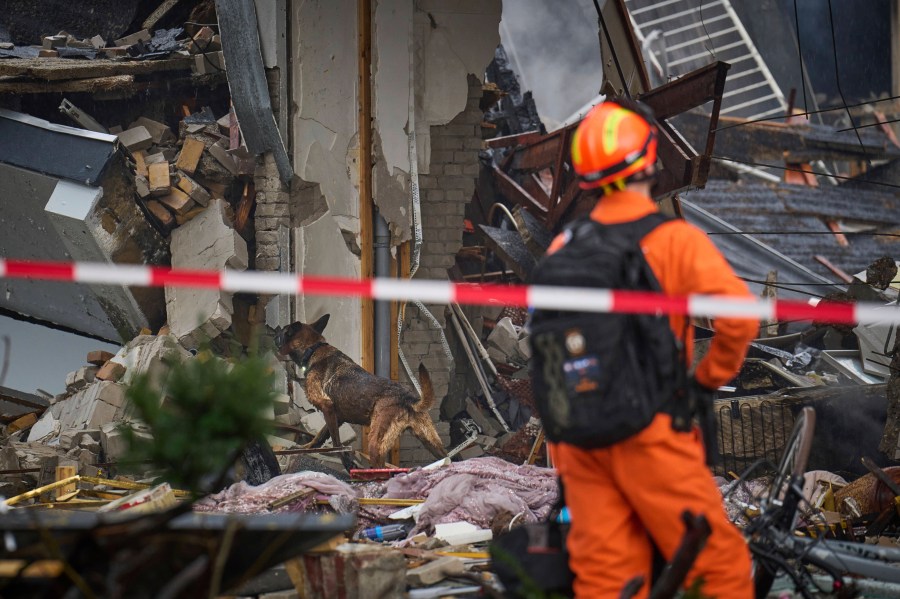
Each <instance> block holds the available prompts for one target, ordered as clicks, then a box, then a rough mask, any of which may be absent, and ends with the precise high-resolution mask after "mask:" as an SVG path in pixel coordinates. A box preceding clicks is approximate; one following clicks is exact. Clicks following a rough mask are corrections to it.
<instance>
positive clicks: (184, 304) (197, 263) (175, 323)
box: [166, 199, 248, 348]
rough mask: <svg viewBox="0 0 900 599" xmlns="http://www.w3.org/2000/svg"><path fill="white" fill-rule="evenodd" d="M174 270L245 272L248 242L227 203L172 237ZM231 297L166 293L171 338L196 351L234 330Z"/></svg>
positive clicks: (215, 204)
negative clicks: (230, 270)
mask: <svg viewBox="0 0 900 599" xmlns="http://www.w3.org/2000/svg"><path fill="white" fill-rule="evenodd" d="M170 248H171V252H172V266H173V267H174V268H186V269H200V270H222V269H224V268H226V267H227V268H231V269H235V270H245V269H246V268H247V265H248V255H247V243H246V242H245V241H244V240H243V238H241V236H240V235H239V234H238V233H237V231H235V230H234V229H233V228H232V226H231V220H230V218H229V216H228V212H227V204H226V202H225V201H223V200H218V199H216V200H211V201H210V203H209V206H208V207H207V208H206V210H204V211H203V212H202V213H201V214H199V215H198V216H196V217H195V218H194V219H192V220H191V221H189V222H187V223H185V224H184V225H182V226H181V227H179V228H177V229H175V230H174V231H173V232H172V239H171V242H170ZM231 298H232V294H231V293H228V292H224V291H220V290H218V289H187V288H174V287H167V288H166V313H167V315H168V323H169V327H170V330H171V333H172V334H173V335H175V337H176V338H177V339H178V341H179V343H181V344H182V345H183V346H185V347H189V348H196V347H199V345H200V344H201V343H202V342H203V341H205V340H207V339H211V338H215V337H217V336H218V335H219V334H221V333H222V332H223V331H225V330H227V329H228V328H229V327H230V326H231V316H232V312H233V307H232V302H231Z"/></svg>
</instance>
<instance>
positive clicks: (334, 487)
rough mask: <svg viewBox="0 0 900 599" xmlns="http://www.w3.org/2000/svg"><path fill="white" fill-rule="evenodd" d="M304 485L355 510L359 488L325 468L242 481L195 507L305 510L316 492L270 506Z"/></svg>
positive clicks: (227, 510) (345, 509)
mask: <svg viewBox="0 0 900 599" xmlns="http://www.w3.org/2000/svg"><path fill="white" fill-rule="evenodd" d="M304 488H309V489H315V491H316V493H318V494H320V495H327V496H328V501H329V503H330V504H331V507H333V508H334V509H335V511H337V512H339V513H349V512H351V511H355V506H356V492H355V491H354V490H353V489H352V488H351V487H350V485H348V484H347V483H344V482H341V481H339V480H338V479H336V478H334V477H333V476H329V475H328V474H323V473H321V472H296V473H294V474H282V475H281V476H276V477H275V478H273V479H270V480H269V481H267V482H265V483H263V484H261V485H259V486H256V487H254V486H251V485H248V484H247V483H246V482H244V481H240V482H237V483H235V484H233V485H231V486H230V487H228V488H227V489H225V490H224V491H222V492H220V493H216V494H215V495H209V496H208V497H204V498H203V499H201V500H200V501H198V502H197V503H196V504H194V511H197V512H217V513H227V514H259V513H269V512H272V511H275V512H302V511H306V508H307V507H309V505H310V504H313V503H314V502H315V500H316V497H315V496H312V497H308V498H306V499H303V500H298V501H297V502H296V503H291V504H288V505H285V506H283V507H280V508H278V509H276V510H271V509H269V504H270V503H272V502H273V501H277V500H279V499H282V498H284V497H287V496H288V495H291V494H292V493H296V492H298V491H302V490H303V489H304Z"/></svg>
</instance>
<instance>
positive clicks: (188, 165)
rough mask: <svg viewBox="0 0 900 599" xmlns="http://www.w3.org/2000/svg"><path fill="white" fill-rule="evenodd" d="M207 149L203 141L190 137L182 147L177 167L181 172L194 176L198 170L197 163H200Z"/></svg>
mask: <svg viewBox="0 0 900 599" xmlns="http://www.w3.org/2000/svg"><path fill="white" fill-rule="evenodd" d="M205 149H206V146H205V145H204V143H203V142H202V141H200V140H199V139H195V138H193V137H188V138H187V139H185V140H184V144H183V145H182V146H181V154H179V156H178V161H177V162H176V163H175V167H176V168H177V169H178V170H180V171H184V172H185V173H187V174H189V175H193V174H194V171H196V170H197V163H199V162H200V156H202V155H203V151H204V150H205Z"/></svg>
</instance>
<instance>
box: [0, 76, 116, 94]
mask: <svg viewBox="0 0 900 599" xmlns="http://www.w3.org/2000/svg"><path fill="white" fill-rule="evenodd" d="M132 86H134V75H113V76H111V77H92V78H90V79H72V80H67V81H0V93H10V94H63V93H88V94H97V93H100V92H117V91H123V90H128V89H131V87H132Z"/></svg>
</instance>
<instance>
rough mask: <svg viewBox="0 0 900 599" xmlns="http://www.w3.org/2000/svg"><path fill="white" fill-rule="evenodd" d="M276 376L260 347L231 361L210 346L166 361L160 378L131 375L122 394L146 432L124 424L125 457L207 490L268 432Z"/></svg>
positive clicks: (192, 487) (183, 485)
mask: <svg viewBox="0 0 900 599" xmlns="http://www.w3.org/2000/svg"><path fill="white" fill-rule="evenodd" d="M273 380H274V375H273V373H272V372H271V371H270V367H269V365H268V364H267V363H266V361H265V360H263V359H262V358H261V357H259V356H258V355H255V354H254V355H250V356H247V357H242V358H241V359H238V360H234V361H231V362H229V361H225V360H222V359H220V358H216V357H214V356H213V355H212V354H211V352H209V351H208V350H202V351H201V352H200V353H198V355H197V356H196V357H194V358H192V359H187V360H185V361H184V362H177V361H176V362H175V363H174V364H171V365H170V369H169V371H168V373H167V375H166V376H165V378H164V379H163V380H162V381H161V382H162V385H160V384H159V381H156V380H154V379H153V377H149V376H146V375H144V376H138V377H136V378H135V380H134V381H133V382H132V384H131V386H130V387H129V389H128V391H127V396H128V399H129V401H130V402H131V407H132V409H133V411H134V415H135V416H136V417H137V418H138V419H139V420H140V421H141V422H143V424H145V425H146V427H147V428H148V429H149V431H148V432H149V433H150V436H148V435H144V434H141V433H140V432H139V431H138V430H135V429H133V428H132V427H131V426H128V425H127V424H126V425H123V426H122V427H121V431H122V433H123V435H124V436H125V439H126V441H127V442H128V444H129V452H128V453H127V454H126V456H125V459H126V460H127V461H130V462H134V463H144V464H147V465H148V466H150V467H151V468H153V469H155V470H158V471H161V478H162V479H163V480H166V481H167V482H169V483H170V484H172V485H173V486H175V487H176V488H181V489H185V490H189V491H192V492H194V493H202V492H206V491H209V490H210V487H211V486H214V485H216V484H220V483H221V481H222V480H223V479H224V475H225V473H226V472H227V471H228V470H229V469H230V468H231V467H232V466H233V464H234V462H235V460H236V459H237V458H238V456H239V455H240V454H241V452H242V451H243V450H244V448H246V447H247V446H248V445H249V444H250V443H252V442H254V441H259V440H261V439H262V440H264V439H265V435H267V434H269V433H270V432H271V427H272V423H271V420H270V419H269V418H270V417H269V416H267V414H271V408H272V406H273V405H274V399H275V395H276V392H275V390H274V387H273ZM214 490H218V489H214Z"/></svg>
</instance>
